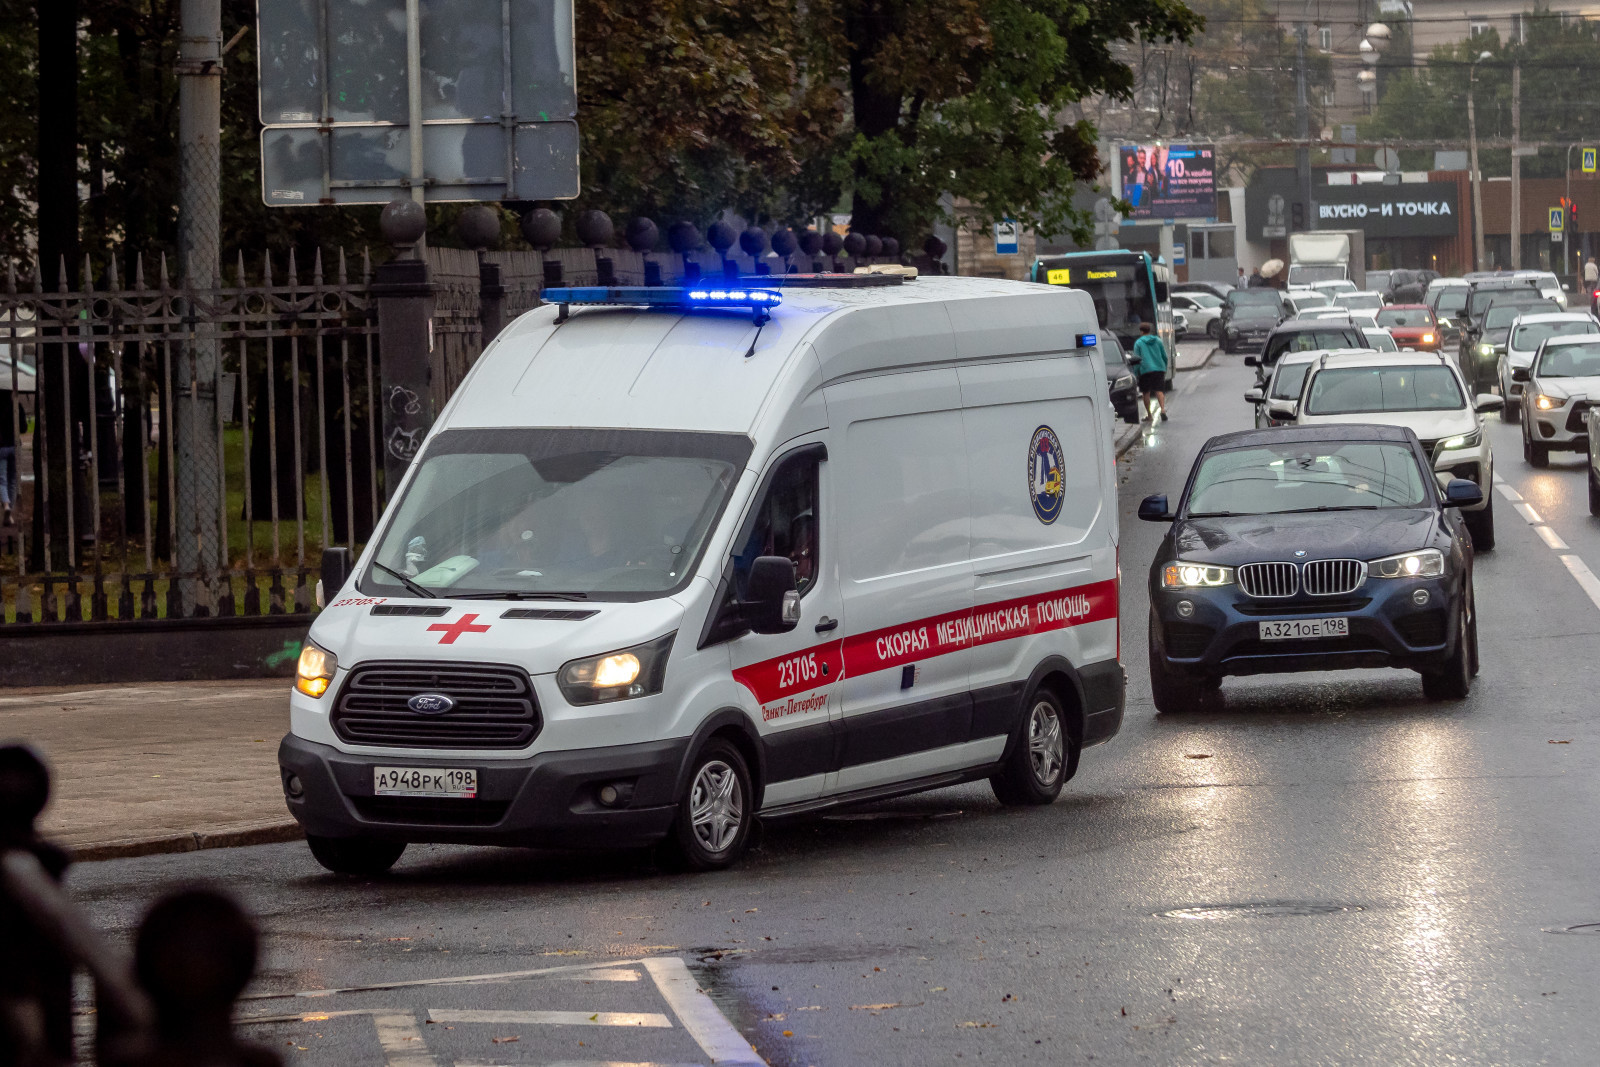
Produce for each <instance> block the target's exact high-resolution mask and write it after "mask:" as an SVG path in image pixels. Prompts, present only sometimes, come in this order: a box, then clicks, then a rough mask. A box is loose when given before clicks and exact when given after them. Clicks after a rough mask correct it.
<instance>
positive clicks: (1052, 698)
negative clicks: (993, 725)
mask: <svg viewBox="0 0 1600 1067" xmlns="http://www.w3.org/2000/svg"><path fill="white" fill-rule="evenodd" d="M1025 707H1026V708H1027V711H1026V713H1025V714H1024V716H1023V720H1022V726H1021V728H1020V731H1019V733H1018V734H1017V737H1016V740H1015V741H1014V742H1013V743H1012V745H1011V755H1009V756H1008V757H1006V762H1005V766H1004V767H1003V768H1002V769H1001V771H1000V773H999V774H996V775H994V776H993V777H991V778H990V779H989V786H990V788H992V789H993V790H994V795H995V798H996V799H997V800H999V801H1000V803H1002V804H1006V805H1009V806H1017V807H1020V806H1022V805H1024V804H1050V803H1053V802H1054V801H1055V799H1056V797H1058V796H1060V795H1061V787H1062V786H1063V785H1065V784H1066V782H1067V779H1068V778H1071V777H1072V776H1073V775H1074V774H1076V773H1077V770H1078V751H1079V746H1078V743H1077V742H1076V741H1074V740H1073V738H1072V734H1071V732H1069V731H1068V729H1067V719H1066V715H1065V713H1064V712H1063V711H1062V710H1061V701H1060V699H1059V698H1057V696H1056V695H1055V694H1054V693H1052V692H1051V691H1050V690H1048V689H1043V688H1040V689H1035V690H1034V691H1033V696H1031V697H1030V698H1029V699H1028V702H1027V704H1026V705H1025Z"/></svg>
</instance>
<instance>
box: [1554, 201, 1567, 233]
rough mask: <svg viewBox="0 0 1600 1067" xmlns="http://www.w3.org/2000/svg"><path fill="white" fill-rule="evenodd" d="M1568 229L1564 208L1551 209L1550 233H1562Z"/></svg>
mask: <svg viewBox="0 0 1600 1067" xmlns="http://www.w3.org/2000/svg"><path fill="white" fill-rule="evenodd" d="M1566 228H1567V217H1566V211H1565V210H1563V209H1562V208H1558V207H1553V208H1551V209H1550V232H1551V233H1560V232H1561V231H1562V230H1564V229H1566Z"/></svg>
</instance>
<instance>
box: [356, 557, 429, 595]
mask: <svg viewBox="0 0 1600 1067" xmlns="http://www.w3.org/2000/svg"><path fill="white" fill-rule="evenodd" d="M372 565H373V566H374V567H376V568H378V569H379V570H380V571H382V572H383V573H385V574H389V575H393V576H394V577H396V578H398V579H400V584H401V585H403V586H405V587H406V588H407V589H409V590H410V591H411V592H413V593H415V594H416V595H417V596H420V597H426V598H427V599H429V600H438V599H439V594H438V593H431V592H429V591H428V590H427V589H426V588H425V587H423V586H420V585H418V584H417V583H416V582H413V581H412V580H411V579H410V578H407V577H406V576H405V575H403V574H401V573H400V572H399V571H397V570H395V569H394V568H393V567H389V566H385V565H384V564H382V563H379V562H378V561H377V560H373V561H372Z"/></svg>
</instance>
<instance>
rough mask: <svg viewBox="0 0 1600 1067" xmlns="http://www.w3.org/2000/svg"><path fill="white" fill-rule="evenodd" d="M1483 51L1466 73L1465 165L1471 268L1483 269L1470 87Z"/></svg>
mask: <svg viewBox="0 0 1600 1067" xmlns="http://www.w3.org/2000/svg"><path fill="white" fill-rule="evenodd" d="M1488 54H1489V53H1488V52H1484V53H1483V54H1482V55H1479V56H1478V58H1477V59H1474V60H1473V61H1472V69H1471V70H1470V71H1469V72H1468V74H1467V150H1468V154H1469V157H1470V158H1469V159H1468V160H1467V166H1469V167H1470V168H1472V170H1471V173H1470V174H1468V175H1467V177H1468V178H1469V179H1470V180H1471V182H1472V254H1473V269H1475V270H1483V269H1484V268H1485V259H1486V257H1485V256H1484V254H1483V172H1482V171H1480V170H1479V169H1478V113H1477V111H1476V110H1474V109H1473V106H1472V89H1473V86H1475V85H1476V84H1477V82H1478V60H1480V59H1482V58H1483V57H1484V56H1487V55H1488Z"/></svg>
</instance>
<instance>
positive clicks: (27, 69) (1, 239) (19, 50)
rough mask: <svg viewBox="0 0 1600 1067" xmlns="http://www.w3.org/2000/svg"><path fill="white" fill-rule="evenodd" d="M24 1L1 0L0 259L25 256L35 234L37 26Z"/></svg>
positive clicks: (29, 4) (25, 0)
mask: <svg viewBox="0 0 1600 1067" xmlns="http://www.w3.org/2000/svg"><path fill="white" fill-rule="evenodd" d="M33 10H34V9H33V4H32V3H30V2H28V0H0V100H5V101H6V106H5V107H4V108H0V257H3V258H6V259H13V260H15V259H19V258H22V257H23V256H24V255H25V252H24V249H25V248H26V247H27V245H28V243H29V237H30V235H31V233H32V230H33V221H34V208H33V186H34V177H35V167H34V152H35V148H36V142H37V139H38V132H37V128H36V126H35V116H36V115H38V113H39V97H38V91H37V85H36V83H35V81H34V78H35V75H36V65H35V57H36V54H37V46H36V40H37V34H38V27H37V25H36V24H35V22H34V17H33Z"/></svg>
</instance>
